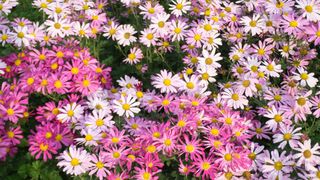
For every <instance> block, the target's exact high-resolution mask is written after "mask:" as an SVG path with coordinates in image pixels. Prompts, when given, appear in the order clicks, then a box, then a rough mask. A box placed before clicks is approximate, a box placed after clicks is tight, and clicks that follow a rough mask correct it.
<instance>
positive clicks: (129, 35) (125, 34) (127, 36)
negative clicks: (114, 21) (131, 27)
mask: <svg viewBox="0 0 320 180" xmlns="http://www.w3.org/2000/svg"><path fill="white" fill-rule="evenodd" d="M123 36H124V38H125V39H129V38H130V37H131V34H130V33H128V32H127V33H124V35H123Z"/></svg>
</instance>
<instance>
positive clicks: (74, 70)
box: [71, 67, 79, 75]
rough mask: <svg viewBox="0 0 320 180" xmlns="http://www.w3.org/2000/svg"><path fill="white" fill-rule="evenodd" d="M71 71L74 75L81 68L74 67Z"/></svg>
mask: <svg viewBox="0 0 320 180" xmlns="http://www.w3.org/2000/svg"><path fill="white" fill-rule="evenodd" d="M71 73H72V74H73V75H77V74H78V73H79V68H77V67H73V68H72V69H71Z"/></svg>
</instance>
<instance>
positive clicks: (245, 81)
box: [242, 80, 250, 87]
mask: <svg viewBox="0 0 320 180" xmlns="http://www.w3.org/2000/svg"><path fill="white" fill-rule="evenodd" d="M242 85H243V86H244V87H249V86H250V81H249V80H244V81H242Z"/></svg>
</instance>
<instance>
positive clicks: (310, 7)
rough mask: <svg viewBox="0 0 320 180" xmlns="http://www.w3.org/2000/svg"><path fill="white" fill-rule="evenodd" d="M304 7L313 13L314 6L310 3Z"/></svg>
mask: <svg viewBox="0 0 320 180" xmlns="http://www.w3.org/2000/svg"><path fill="white" fill-rule="evenodd" d="M304 9H305V10H306V11H307V12H308V13H312V11H313V7H312V6H310V5H307V6H306V7H304Z"/></svg>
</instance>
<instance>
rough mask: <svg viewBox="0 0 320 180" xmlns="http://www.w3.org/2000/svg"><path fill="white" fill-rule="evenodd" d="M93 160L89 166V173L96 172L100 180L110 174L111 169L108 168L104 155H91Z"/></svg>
mask: <svg viewBox="0 0 320 180" xmlns="http://www.w3.org/2000/svg"><path fill="white" fill-rule="evenodd" d="M90 159H91V162H90V167H89V171H90V172H89V175H90V176H91V175H93V174H96V176H97V177H98V178H99V180H102V179H104V178H106V177H107V174H110V171H109V170H108V169H107V167H109V166H108V163H107V162H106V161H105V158H104V157H103V156H102V155H99V156H96V155H94V154H93V155H91V158H90Z"/></svg>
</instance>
